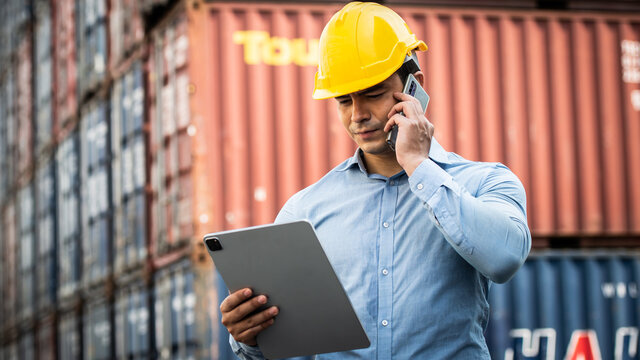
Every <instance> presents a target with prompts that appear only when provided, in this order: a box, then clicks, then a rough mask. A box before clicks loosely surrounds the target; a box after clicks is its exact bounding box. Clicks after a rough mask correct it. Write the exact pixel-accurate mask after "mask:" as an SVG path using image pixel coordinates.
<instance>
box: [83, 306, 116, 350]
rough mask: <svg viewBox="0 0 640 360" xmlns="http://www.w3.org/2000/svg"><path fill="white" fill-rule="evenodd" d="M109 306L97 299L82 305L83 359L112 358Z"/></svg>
mask: <svg viewBox="0 0 640 360" xmlns="http://www.w3.org/2000/svg"><path fill="white" fill-rule="evenodd" d="M111 325H112V324H111V306H110V305H109V303H107V302H106V301H104V300H97V301H95V302H92V303H89V304H87V305H85V307H84V317H83V319H82V334H83V337H82V343H83V354H82V355H83V356H82V358H83V359H87V360H88V359H92V360H103V359H104V360H106V359H112V358H113V354H112V353H111V341H112V340H111V334H112V331H111V330H112V329H111Z"/></svg>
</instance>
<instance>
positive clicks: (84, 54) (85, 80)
mask: <svg viewBox="0 0 640 360" xmlns="http://www.w3.org/2000/svg"><path fill="white" fill-rule="evenodd" d="M75 5H76V7H77V8H76V16H77V18H76V21H77V29H76V34H77V37H76V39H77V42H76V49H77V52H78V77H77V79H78V86H79V89H80V92H79V93H80V96H81V98H82V97H84V96H87V95H88V94H89V93H91V92H93V91H96V90H98V88H99V87H100V85H102V82H103V81H104V78H105V76H106V74H107V65H108V64H107V0H86V1H77V2H76V4H75Z"/></svg>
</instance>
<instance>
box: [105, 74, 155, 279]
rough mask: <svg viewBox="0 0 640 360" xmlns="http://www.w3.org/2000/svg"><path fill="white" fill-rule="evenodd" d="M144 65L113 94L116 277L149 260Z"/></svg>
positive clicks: (118, 83) (117, 84) (121, 81)
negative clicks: (144, 127)
mask: <svg viewBox="0 0 640 360" xmlns="http://www.w3.org/2000/svg"><path fill="white" fill-rule="evenodd" d="M143 80H144V77H143V74H142V64H141V63H140V62H135V63H134V64H133V65H132V66H131V69H130V70H129V71H128V72H127V73H126V74H125V75H124V76H123V77H121V78H120V79H118V80H116V81H115V83H114V85H113V89H112V93H111V129H112V131H111V154H112V156H111V166H112V171H113V172H112V173H113V204H114V212H115V220H114V224H115V227H114V228H115V231H114V241H115V254H114V272H115V273H116V275H118V274H120V273H123V272H124V271H126V270H129V269H131V268H135V267H140V266H141V265H144V264H145V260H146V259H147V241H146V239H147V231H146V227H147V216H146V215H147V211H146V208H147V196H146V192H145V183H146V168H147V164H146V146H145V133H144V131H143V130H144V129H143V125H144V83H143Z"/></svg>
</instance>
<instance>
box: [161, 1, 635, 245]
mask: <svg viewBox="0 0 640 360" xmlns="http://www.w3.org/2000/svg"><path fill="white" fill-rule="evenodd" d="M337 9H338V7H337V6H335V5H329V6H321V5H282V4H238V3H215V4H208V5H201V6H198V7H195V6H188V10H187V11H188V13H189V16H188V19H189V23H188V25H189V44H198V46H188V49H189V50H188V51H189V56H188V64H187V65H188V74H189V81H190V83H189V84H190V85H189V88H190V91H192V93H190V97H189V99H190V106H189V113H190V121H191V122H190V124H189V129H190V130H189V133H191V134H193V137H192V139H191V140H192V154H193V158H192V166H191V172H192V174H193V175H192V176H193V179H194V194H197V197H194V199H196V201H195V202H194V204H193V207H192V209H193V215H194V219H198V221H197V223H196V225H197V229H196V234H197V237H199V236H200V235H202V234H204V233H206V232H210V231H214V230H221V229H228V228H234V227H243V226H249V225H255V224H261V223H265V222H271V221H272V220H273V218H274V217H275V214H276V213H277V211H278V209H279V208H280V206H282V204H283V203H284V201H286V199H287V198H288V197H289V196H291V195H292V194H293V193H294V192H296V191H297V190H299V189H301V188H302V187H304V186H306V185H308V184H310V183H312V182H313V181H315V180H317V179H318V178H319V177H321V176H322V175H323V174H324V173H326V172H327V171H328V170H329V169H330V168H331V167H332V166H334V165H336V164H337V163H339V162H341V161H342V160H344V159H345V158H347V157H348V156H351V155H352V154H353V150H354V147H353V144H352V141H351V140H350V139H349V138H348V137H347V136H346V134H345V131H344V129H342V125H341V124H340V123H339V122H338V120H337V119H336V114H335V108H334V103H333V102H332V100H328V101H314V100H311V92H312V89H313V75H314V73H315V58H316V53H315V50H314V49H315V48H316V47H315V46H316V45H317V39H318V37H319V35H320V32H321V30H322V28H323V26H324V24H325V23H326V21H327V20H328V19H329V17H330V16H331V15H332V14H333V13H334V11H336V10H337ZM394 9H395V10H397V11H398V12H399V13H400V14H401V15H402V16H403V17H404V18H405V19H406V20H407V23H408V25H409V27H410V28H411V29H412V30H413V31H414V32H415V33H416V35H417V36H418V38H421V39H424V40H425V41H426V43H427V45H428V46H429V51H427V52H424V53H420V54H419V58H420V62H421V65H422V67H423V70H424V71H425V74H426V84H425V88H426V90H427V92H428V93H429V94H430V95H431V102H430V105H429V109H428V110H427V117H428V118H429V119H430V120H431V121H432V122H433V123H434V125H435V127H436V137H437V138H438V140H439V141H440V142H441V143H442V144H443V146H444V147H445V148H446V149H448V150H450V151H454V152H457V153H459V154H461V155H462V156H464V157H466V158H468V159H471V160H480V161H500V162H503V163H504V164H505V165H507V166H509V167H510V168H511V169H512V170H513V171H514V172H515V173H516V174H517V175H518V176H519V177H520V179H521V180H522V182H523V184H524V186H525V189H526V191H527V194H528V200H529V201H528V214H529V224H530V227H531V229H532V231H533V235H534V237H536V238H548V237H564V236H573V237H584V236H603V237H633V238H637V236H638V235H640V205H638V204H640V190H639V187H638V185H637V184H639V183H640V146H639V145H638V142H637V141H636V140H634V139H635V138H636V137H637V136H638V134H640V121H638V118H639V116H640V114H639V112H638V110H637V109H638V108H640V104H639V103H640V99H637V98H638V97H640V92H639V91H638V83H639V82H640V80H639V79H638V78H640V76H638V75H635V74H640V70H639V69H638V66H637V63H638V60H636V59H638V55H637V54H638V50H636V49H637V48H638V47H637V45H636V44H637V42H638V39H639V38H640V27H638V26H637V25H638V23H639V22H640V15H637V14H629V15H627V14H606V15H603V14H595V13H580V14H578V13H564V12H541V11H515V10H513V11H501V10H476V9H445V8H437V9H436V8H420V7H402V6H397V7H395V6H394ZM156 58H157V57H156ZM162 74H163V75H165V76H168V75H166V73H165V72H163V73H162ZM634 94H638V95H634ZM634 99H636V100H634ZM174 106H175V105H174ZM160 109H162V107H160V106H156V110H157V111H161V110H160ZM156 116H158V115H157V114H156ZM171 141H173V138H172V139H171ZM164 144H170V141H168V142H167V140H166V138H165V143H164ZM161 145H162V144H161ZM172 166H173V165H172ZM160 181H161V180H160Z"/></svg>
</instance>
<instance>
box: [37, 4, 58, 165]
mask: <svg viewBox="0 0 640 360" xmlns="http://www.w3.org/2000/svg"><path fill="white" fill-rule="evenodd" d="M52 29H53V28H52V25H51V6H50V4H49V2H46V1H40V2H37V3H36V18H35V37H34V42H35V53H34V56H35V62H34V64H35V76H34V81H35V95H36V102H35V107H36V144H35V145H36V154H39V153H40V152H41V151H43V150H44V148H45V147H46V146H47V145H50V144H51V142H52V141H53V140H54V139H53V136H54V134H55V130H56V129H55V127H54V117H53V109H52V101H53V87H52V61H51V58H52V56H51V46H52V40H51V32H52Z"/></svg>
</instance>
